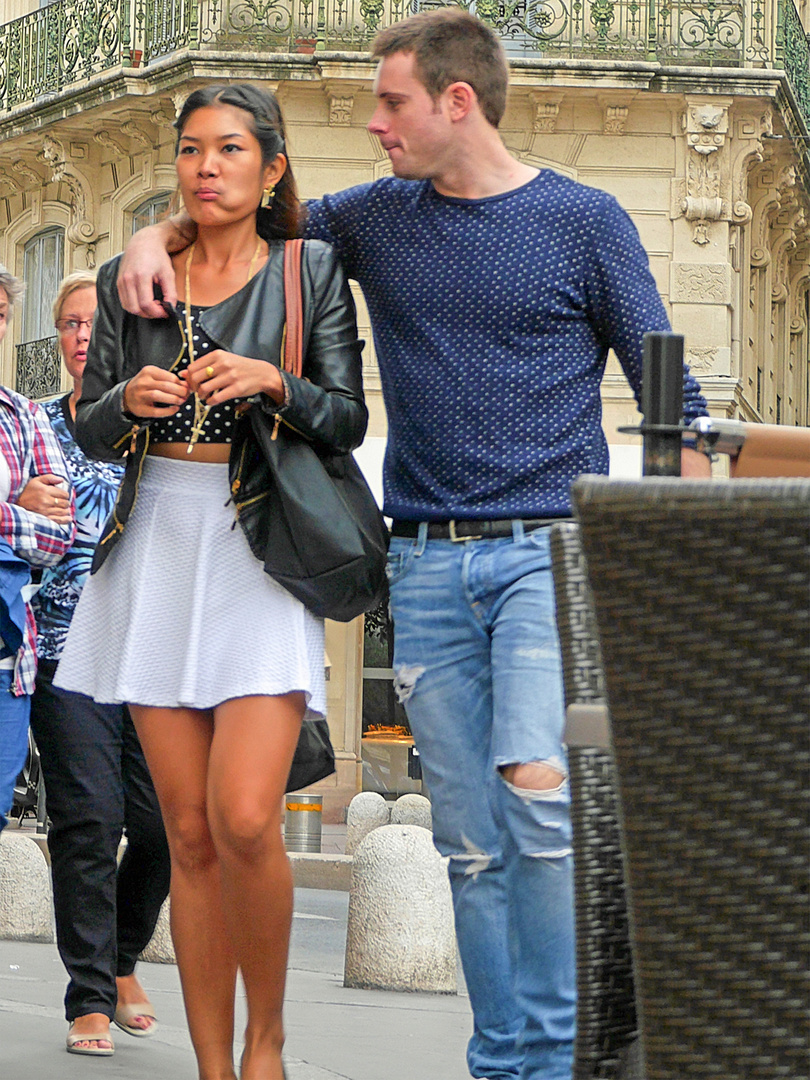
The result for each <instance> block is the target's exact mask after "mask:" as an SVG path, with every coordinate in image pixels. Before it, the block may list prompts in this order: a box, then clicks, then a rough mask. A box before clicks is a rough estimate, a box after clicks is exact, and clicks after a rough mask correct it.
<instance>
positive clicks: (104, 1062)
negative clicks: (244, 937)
mask: <svg viewBox="0 0 810 1080" xmlns="http://www.w3.org/2000/svg"><path fill="white" fill-rule="evenodd" d="M347 910H348V893H345V892H331V891H328V890H321V889H317V890H316V889H297V890H296V893H295V917H294V919H293V938H292V945H291V949H290V969H289V976H288V979H287V1004H286V1011H285V1022H286V1030H287V1043H286V1047H285V1061H286V1068H287V1074H288V1077H289V1080H468V1078H469V1073H468V1072H467V1069H466V1066H465V1063H464V1055H465V1049H466V1044H467V1039H468V1038H469V1035H470V1032H471V1030H472V1014H471V1012H470V1006H469V1001H468V999H467V997H466V995H465V993H464V990H463V980H462V979H461V976H459V989H460V993H459V995H458V996H453V995H441V994H400V993H392V992H390V991H378V990H347V989H344V987H343V957H344V946H345V940H346V915H347ZM138 973H139V976H140V978H141V981H142V982H143V984H144V986H145V987H146V989H147V990H148V992H149V995H150V997H151V1000H152V1004H153V1005H154V1006H155V1009H156V1012H157V1014H158V1017H159V1020H160V1028H159V1030H158V1031H157V1033H156V1034H155V1035H154V1037H153V1038H151V1039H135V1038H132V1037H131V1036H129V1035H126V1034H125V1033H124V1032H122V1031H119V1030H118V1029H117V1028H115V1027H114V1028H113V1032H114V1036H113V1037H114V1039H115V1046H116V1051H115V1055H114V1056H113V1057H111V1058H87V1057H79V1056H77V1055H73V1054H68V1053H66V1051H65V1049H64V1046H65V1035H66V1034H67V1022H66V1021H65V1019H64V1012H63V1009H62V998H63V995H64V990H65V972H64V968H63V967H62V963H61V961H60V959H59V955H58V953H57V951H56V946H54V945H34V944H31V943H29V942H15V941H0V1080H88V1078H92V1080H96V1078H98V1080H197V1070H196V1068H195V1064H194V1055H193V1052H192V1050H191V1043H190V1041H189V1038H188V1033H187V1031H186V1024H185V1016H184V1013H183V1002H182V996H181V993H180V981H179V978H178V974H177V968H176V967H175V966H174V965H172V964H141V965H139V968H138ZM243 1027H244V1007H243V1002H242V997H241V992H240V994H239V995H238V1002H237V1026H236V1030H237V1032H239V1031H241V1030H242V1028H243ZM240 1053H241V1045H240V1044H239V1043H237V1044H236V1046H235V1055H236V1059H237V1060H238V1056H239V1054H240Z"/></svg>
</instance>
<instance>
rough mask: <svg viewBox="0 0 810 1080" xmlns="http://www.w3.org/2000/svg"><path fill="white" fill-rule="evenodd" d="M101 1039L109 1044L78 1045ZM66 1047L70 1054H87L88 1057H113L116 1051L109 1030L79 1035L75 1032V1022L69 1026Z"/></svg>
mask: <svg viewBox="0 0 810 1080" xmlns="http://www.w3.org/2000/svg"><path fill="white" fill-rule="evenodd" d="M99 1039H103V1040H104V1042H108V1043H109V1044H110V1045H109V1046H77V1045H76V1044H77V1043H80V1042H94V1041H95V1042H98V1040H99ZM65 1049H66V1050H67V1052H68V1053H69V1054H86V1055H87V1056H88V1057H112V1056H113V1054H114V1053H115V1045H114V1044H113V1041H112V1036H111V1035H110V1033H109V1031H98V1032H95V1033H90V1034H87V1035H77V1034H74V1033H73V1024H71V1025H70V1027H69V1028H68V1033H67V1039H66V1040H65Z"/></svg>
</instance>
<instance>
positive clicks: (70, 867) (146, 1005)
mask: <svg viewBox="0 0 810 1080" xmlns="http://www.w3.org/2000/svg"><path fill="white" fill-rule="evenodd" d="M95 312H96V276H95V274H91V273H89V272H88V271H86V270H84V271H78V272H77V273H75V274H70V275H69V276H68V277H66V278H65V280H64V281H63V282H62V284H61V285H60V287H59V292H58V293H57V296H56V301H55V302H54V308H53V317H54V324H55V326H56V331H57V333H58V335H59V348H60V351H61V353H62V359H63V361H64V363H65V367H66V368H67V370H68V374H69V375H70V376H71V378H72V380H73V388H72V390H71V391H70V392H69V393H67V394H64V395H63V396H62V397H58V398H54V399H53V400H52V401H49V402H47V403H46V404H45V405H44V406H43V409H44V410H45V412H46V413H47V415H48V418H49V420H50V422H51V426H52V427H53V430H54V433H55V434H56V437H57V439H58V440H59V443H60V445H61V447H62V451H63V453H64V455H65V459H66V461H67V463H68V469H69V470H70V478H71V480H72V482H73V488H74V490H75V492H76V520H77V530H76V539H75V541H74V543H73V545H72V546H71V548H70V550H69V551H68V553H67V554H66V555H65V556H64V558H62V559H61V560H60V561H59V562H58V563H57V564H56V566H53V567H50V568H49V569H48V570H46V571H45V573H44V574H43V576H42V584H41V586H40V589H39V592H38V593H37V596H36V598H35V600H34V613H35V615H36V619H37V656H38V659H39V666H38V670H37V684H36V690H35V691H34V696H33V698H32V700H31V728H32V730H33V732H34V736H35V738H36V740H37V746H38V747H39V752H40V755H41V758H42V770H43V774H44V777H45V784H46V786H47V790H48V816H49V818H50V820H51V827H50V829H49V831H48V849H49V851H50V855H51V872H52V875H53V900H54V912H55V915H56V938H57V943H58V945H59V953H60V955H61V957H62V960H63V962H64V964H65V967H66V968H67V971H68V975H69V976H70V982H69V984H68V988H67V993H66V995H65V1013H66V1016H67V1019H68V1022H69V1023H70V1030H69V1033H68V1037H67V1049H68V1050H69V1051H70V1052H71V1053H75V1054H88V1055H95V1056H109V1055H111V1054H112V1053H113V1052H114V1046H113V1041H112V1039H111V1038H110V1020H112V1019H114V1020H115V1023H116V1024H117V1025H118V1027H119V1028H121V1029H122V1030H123V1031H126V1032H127V1033H128V1034H130V1035H136V1036H138V1037H141V1038H144V1037H147V1036H150V1035H153V1034H154V1033H155V1030H156V1027H157V1023H156V1020H155V1016H154V1012H153V1009H152V1006H151V1004H150V1002H149V999H148V997H147V995H146V992H145V991H144V989H143V987H142V986H141V984H140V982H139V981H138V977H137V975H136V974H135V964H136V962H137V959H138V957H139V955H140V954H141V952H142V951H143V950H144V948H145V947H146V945H147V944H148V942H149V939H150V938H151V936H152V933H153V931H154V929H155V924H156V922H157V919H158V915H159V914H160V908H161V904H162V903H163V901H164V900H165V898H166V895H167V893H168V891H169V849H168V846H167V844H166V836H165V833H164V831H163V822H162V821H161V817H160V808H159V806H158V801H157V796H156V794H155V789H154V787H153V785H152V781H151V779H150V776H149V770H148V768H147V767H146V761H145V760H144V756H143V751H142V750H141V746H140V743H139V742H138V736H137V734H136V732H135V728H134V727H133V724H132V718H131V717H130V715H129V711H128V709H127V707H126V706H125V705H120V704H119V705H110V704H101V703H99V702H95V701H93V700H92V699H91V698H88V697H86V696H85V695H83V694H75V693H72V692H71V691H69V690H60V689H59V688H58V687H55V686H54V685H53V677H54V673H55V671H56V666H57V663H58V660H59V655H60V653H61V651H62V646H63V644H64V641H65V638H66V637H67V632H68V628H69V626H70V622H71V619H72V617H73V613H74V611H75V609H76V604H77V603H78V600H79V596H80V595H81V591H82V587H83V586H84V584H85V582H86V581H87V578H88V576H89V574H90V563H91V561H92V558H93V552H94V550H95V546H96V543H97V541H98V539H99V536H100V535H101V530H102V528H103V526H104V523H105V521H106V520H107V518H108V516H109V514H110V511H111V510H112V507H113V504H114V503H115V497H116V494H117V492H118V485H119V484H120V482H121V477H122V476H123V469H122V468H121V466H120V465H119V464H118V463H117V462H116V463H113V462H106V461H93V460H91V459H89V458H88V457H87V456H86V455H85V453H84V452H83V451H82V449H81V447H80V446H79V445H78V444H77V442H76V440H75V437H74V431H75V421H76V405H77V403H78V401H79V398H80V397H81V393H82V378H83V375H84V368H85V364H86V362H87V345H88V342H89V341H90V332H91V329H92V326H93V318H94V316H95ZM124 829H126V833H127V846H126V850H125V852H124V856H123V858H122V860H121V863H120V865H118V862H117V856H118V846H119V844H120V842H121V834H122V832H123V830H124Z"/></svg>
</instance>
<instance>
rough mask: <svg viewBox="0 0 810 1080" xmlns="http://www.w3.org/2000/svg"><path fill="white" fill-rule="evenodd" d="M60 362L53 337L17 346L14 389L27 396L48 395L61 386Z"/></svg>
mask: <svg viewBox="0 0 810 1080" xmlns="http://www.w3.org/2000/svg"><path fill="white" fill-rule="evenodd" d="M61 376H62V362H61V358H60V356H59V349H58V347H57V344H56V338H55V337H46V338H40V339H39V340H38V341H26V342H25V343H24V344H23V345H18V346H17V378H16V390H17V393H18V394H24V395H25V397H28V398H43V397H50V396H51V395H52V394H58V393H59V390H60V388H61Z"/></svg>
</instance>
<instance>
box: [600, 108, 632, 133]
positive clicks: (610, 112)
mask: <svg viewBox="0 0 810 1080" xmlns="http://www.w3.org/2000/svg"><path fill="white" fill-rule="evenodd" d="M629 112H630V109H629V108H628V107H627V105H606V106H605V122H604V124H603V126H602V131H603V132H604V134H605V135H624V127H625V124H626V123H627V114H628V113H629Z"/></svg>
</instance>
